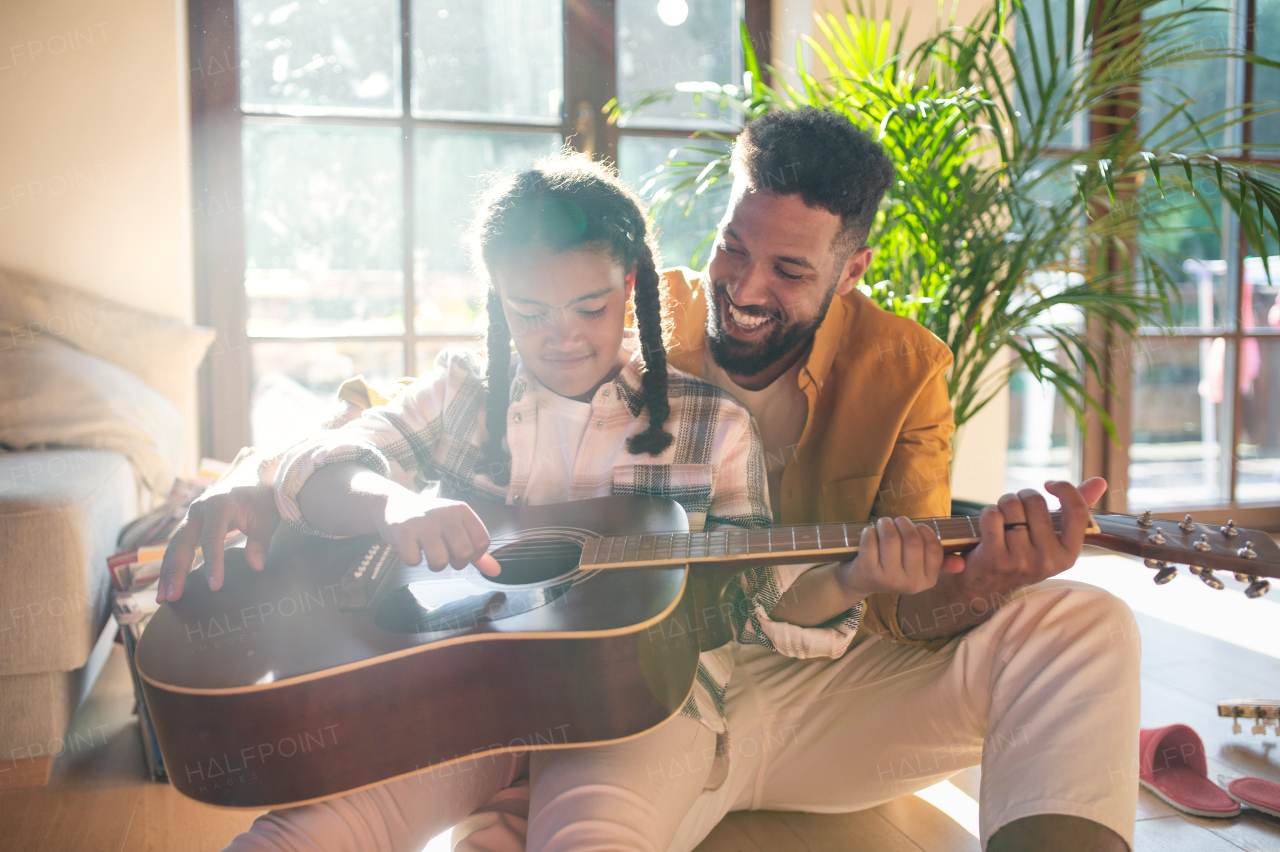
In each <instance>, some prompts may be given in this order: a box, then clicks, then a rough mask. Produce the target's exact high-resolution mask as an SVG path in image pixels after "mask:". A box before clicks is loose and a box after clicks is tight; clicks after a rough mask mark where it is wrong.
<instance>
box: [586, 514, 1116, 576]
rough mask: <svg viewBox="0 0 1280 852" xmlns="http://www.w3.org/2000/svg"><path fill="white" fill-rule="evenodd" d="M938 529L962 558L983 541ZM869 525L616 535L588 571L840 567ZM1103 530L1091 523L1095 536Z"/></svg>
mask: <svg viewBox="0 0 1280 852" xmlns="http://www.w3.org/2000/svg"><path fill="white" fill-rule="evenodd" d="M1050 514H1051V517H1052V518H1053V525H1054V529H1061V522H1062V515H1061V513H1060V512H1052V513H1050ZM917 523H921V524H926V525H928V526H931V527H933V530H934V532H936V533H937V535H938V539H939V540H940V541H941V542H942V547H943V549H944V550H946V551H948V552H950V553H962V552H964V551H968V550H972V549H973V548H974V547H977V545H978V542H979V541H980V540H981V538H982V536H981V533H980V531H979V529H978V519H977V516H976V515H960V516H957V517H951V518H922V519H919V520H917ZM869 526H871V524H870V523H864V524H793V525H790V526H781V527H769V528H767V529H760V530H742V529H719V530H713V531H710V532H700V533H652V534H645V535H627V536H611V537H608V538H600V539H595V540H593V541H590V542H588V543H587V544H586V545H585V546H584V547H583V550H582V561H581V567H582V568H583V569H592V570H594V569H600V568H653V567H659V566H663V565H679V564H685V563H689V562H697V563H707V562H714V563H752V562H757V563H758V562H761V561H767V562H769V563H771V564H778V565H790V564H796V563H804V562H839V561H843V560H846V559H850V558H852V557H853V556H855V555H857V553H858V541H859V539H860V538H861V536H862V531H863V530H865V529H866V528H867V527H869ZM1097 531H1098V527H1097V525H1096V524H1094V523H1093V522H1090V528H1089V532H1097Z"/></svg>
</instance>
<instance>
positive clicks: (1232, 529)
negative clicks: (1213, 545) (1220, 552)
mask: <svg viewBox="0 0 1280 852" xmlns="http://www.w3.org/2000/svg"><path fill="white" fill-rule="evenodd" d="M1218 529H1219V530H1221V531H1222V534H1223V535H1225V536H1226V537H1227V538H1235V537H1236V536H1237V535H1239V534H1240V531H1239V530H1238V529H1236V522H1235V521H1234V520H1232V519H1231V518H1228V519H1227V525H1226V526H1225V527H1218Z"/></svg>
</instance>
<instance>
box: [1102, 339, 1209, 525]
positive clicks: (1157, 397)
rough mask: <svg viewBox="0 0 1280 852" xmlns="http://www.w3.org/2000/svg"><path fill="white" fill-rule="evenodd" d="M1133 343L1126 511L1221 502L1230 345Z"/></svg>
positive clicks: (1173, 341) (1168, 341) (1165, 341)
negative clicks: (1134, 350)
mask: <svg viewBox="0 0 1280 852" xmlns="http://www.w3.org/2000/svg"><path fill="white" fill-rule="evenodd" d="M1135 348H1136V352H1135V356H1134V361H1133V374H1134V375H1133V407H1132V409H1131V411H1132V416H1133V444H1132V446H1131V447H1130V448H1129V493H1128V494H1127V495H1126V499H1127V504H1128V507H1129V511H1130V512H1141V511H1143V510H1146V509H1152V510H1160V509H1162V508H1167V507H1170V506H1184V505H1214V504H1218V503H1223V502H1225V501H1226V496H1227V495H1226V493H1225V488H1224V487H1223V481H1222V480H1223V475H1224V472H1226V469H1225V468H1224V466H1223V453H1222V446H1221V445H1222V444H1223V443H1224V441H1226V436H1228V435H1229V434H1230V428H1229V426H1230V423H1229V421H1228V419H1227V418H1228V416H1229V412H1230V408H1231V388H1230V385H1229V384H1228V376H1229V375H1230V374H1231V373H1232V372H1233V367H1234V364H1233V361H1234V357H1233V355H1234V353H1233V352H1232V351H1231V346H1230V345H1229V344H1228V343H1227V341H1226V340H1224V339H1223V338H1217V339H1216V340H1210V339H1206V340H1177V339H1173V338H1165V337H1144V338H1142V340H1141V343H1140V345H1138V346H1137V347H1135ZM1228 445H1229V442H1228Z"/></svg>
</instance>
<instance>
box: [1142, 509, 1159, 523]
mask: <svg viewBox="0 0 1280 852" xmlns="http://www.w3.org/2000/svg"><path fill="white" fill-rule="evenodd" d="M1154 523H1155V521H1153V520H1151V510H1150V509H1148V510H1147V511H1145V512H1143V513H1142V514H1141V515H1140V516H1139V517H1138V526H1140V527H1149V526H1151V525H1152V524H1154Z"/></svg>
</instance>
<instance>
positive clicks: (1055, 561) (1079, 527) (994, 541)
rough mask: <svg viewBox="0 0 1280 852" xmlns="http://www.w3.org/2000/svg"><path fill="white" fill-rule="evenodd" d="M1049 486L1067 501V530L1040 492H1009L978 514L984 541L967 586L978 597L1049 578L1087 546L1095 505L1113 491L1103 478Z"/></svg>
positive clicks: (968, 570)
mask: <svg viewBox="0 0 1280 852" xmlns="http://www.w3.org/2000/svg"><path fill="white" fill-rule="evenodd" d="M1044 487H1045V490H1046V491H1048V492H1049V493H1050V494H1052V495H1053V496H1054V497H1057V498H1058V502H1059V503H1061V504H1062V531H1061V532H1057V531H1055V530H1054V528H1053V518H1052V517H1050V515H1049V506H1048V504H1047V503H1046V502H1045V499H1044V497H1043V496H1041V494H1040V493H1039V492H1038V491H1035V490H1033V489H1030V488H1027V489H1023V490H1022V491H1019V492H1018V493H1017V494H1006V495H1004V496H1003V497H1001V498H1000V502H999V504H998V505H996V506H986V507H985V508H983V510H982V514H981V515H979V517H978V528H979V530H980V531H981V533H982V543H981V544H979V545H978V546H977V547H976V548H975V549H974V550H973V551H972V552H970V553H969V554H968V555H967V556H966V557H965V569H964V574H963V575H961V577H959V578H958V579H959V580H960V581H961V585H963V586H966V587H968V588H970V589H971V590H973V591H974V592H975V596H980V595H982V594H989V593H991V592H1002V593H1004V592H1012V591H1014V590H1015V589H1020V588H1022V587H1023V586H1030V585H1032V584H1034V583H1039V582H1040V581H1041V580H1047V579H1048V578H1050V577H1053V576H1055V575H1057V574H1061V573H1062V572H1063V571H1065V570H1067V569H1068V568H1070V567H1071V566H1072V565H1074V564H1075V563H1076V559H1077V558H1078V557H1079V556H1080V549H1081V548H1082V547H1083V546H1084V531H1085V529H1086V528H1087V527H1088V526H1089V507H1090V506H1092V505H1093V504H1094V503H1096V502H1098V499H1099V498H1100V497H1102V495H1103V493H1105V492H1106V490H1107V481H1106V480H1105V479H1102V478H1101V477H1094V478H1092V479H1088V480H1085V481H1084V482H1082V483H1081V484H1080V487H1079V488H1078V489H1077V488H1076V487H1075V486H1074V485H1072V484H1071V483H1069V482H1046V483H1045V486H1044Z"/></svg>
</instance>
